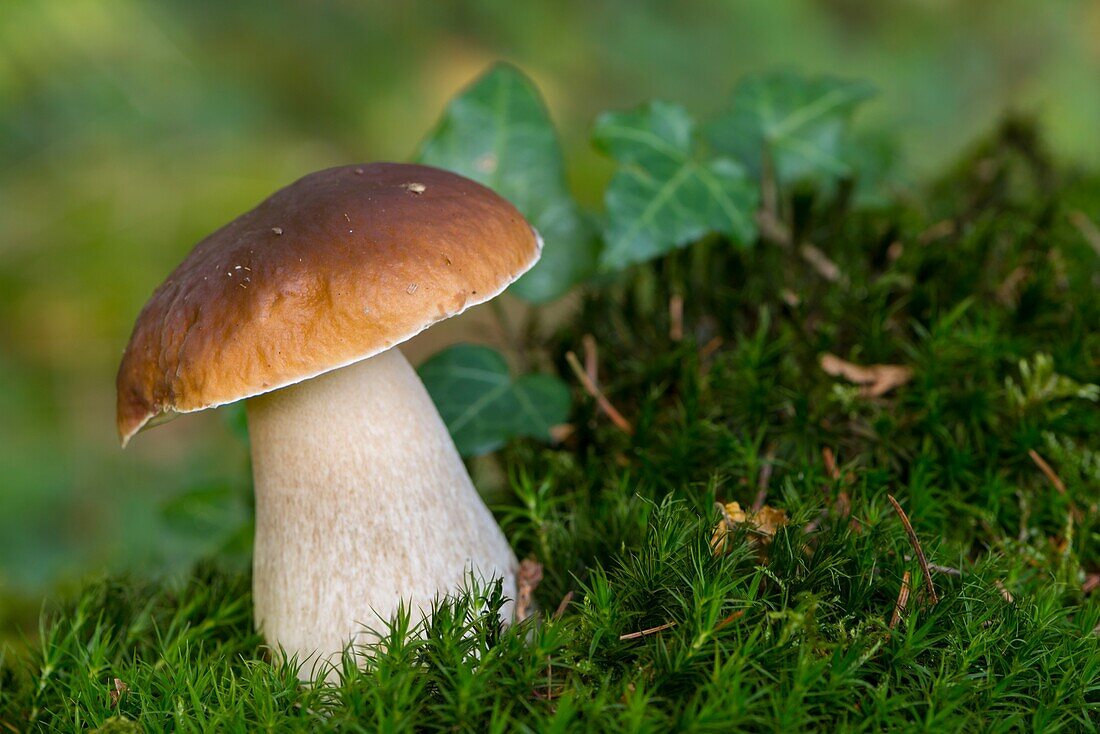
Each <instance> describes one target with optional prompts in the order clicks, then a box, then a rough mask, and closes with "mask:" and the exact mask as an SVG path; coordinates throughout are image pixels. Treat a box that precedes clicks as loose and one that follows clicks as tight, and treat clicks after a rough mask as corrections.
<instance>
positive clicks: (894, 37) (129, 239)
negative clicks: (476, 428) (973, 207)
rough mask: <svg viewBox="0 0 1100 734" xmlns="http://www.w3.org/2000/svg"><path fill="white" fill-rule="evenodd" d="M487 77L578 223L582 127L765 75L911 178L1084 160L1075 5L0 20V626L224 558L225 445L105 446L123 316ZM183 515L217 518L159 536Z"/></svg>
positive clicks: (292, 8) (587, 191)
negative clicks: (523, 118) (854, 106)
mask: <svg viewBox="0 0 1100 734" xmlns="http://www.w3.org/2000/svg"><path fill="white" fill-rule="evenodd" d="M499 59H506V60H510V61H512V62H514V63H516V64H518V65H519V66H520V67H521V68H522V69H523V70H524V71H526V72H527V73H528V74H530V75H531V76H532V77H533V78H534V79H535V80H536V81H537V82H538V83H539V85H540V86H541V88H542V90H543V93H544V94H545V96H546V98H547V101H548V104H549V106H550V109H551V111H552V114H553V116H554V118H555V121H556V122H557V124H558V125H559V128H560V130H561V134H562V138H563V142H564V145H565V149H566V152H567V155H568V158H569V162H570V176H571V178H572V185H573V188H574V191H575V192H576V194H577V196H578V197H579V199H580V200H581V202H582V203H583V204H585V205H586V206H588V207H589V208H594V209H598V208H599V201H598V198H599V192H600V191H601V188H602V186H603V184H604V183H605V182H606V179H607V178H608V176H609V173H610V169H609V165H608V164H607V163H606V162H605V161H604V160H602V159H600V158H599V157H598V156H597V155H596V154H595V153H594V152H593V151H592V150H590V148H589V146H588V143H587V136H588V126H589V124H590V122H591V121H592V119H593V118H594V116H595V115H596V114H597V113H598V112H600V111H602V110H605V109H610V108H622V107H629V106H632V105H635V104H637V103H639V102H642V101H644V100H648V99H650V98H654V97H660V98H666V99H670V100H675V101H679V102H683V103H684V104H686V105H687V106H688V107H689V108H690V109H691V110H692V111H694V112H696V113H699V114H701V115H702V114H706V113H710V112H712V111H714V110H716V109H717V108H719V107H720V106H721V105H722V103H723V101H724V99H725V97H726V95H727V94H728V92H729V90H730V88H731V86H732V85H733V83H734V82H735V81H736V80H737V79H738V78H739V77H740V76H742V75H743V74H746V73H750V72H757V71H763V70H769V69H773V68H776V67H783V66H787V67H791V68H795V69H799V70H802V71H806V72H810V73H834V74H840V75H845V76H853V77H860V78H865V79H869V80H871V81H872V82H874V83H875V84H876V85H877V86H878V88H879V89H880V91H881V95H880V97H879V98H878V99H877V100H876V101H875V102H874V103H872V104H871V105H870V106H869V108H868V110H867V112H866V113H864V114H862V115H861V117H860V124H861V126H862V127H864V128H865V129H866V128H868V127H869V128H872V129H882V130H886V131H889V132H890V133H892V134H894V135H896V136H897V138H898V139H899V141H900V144H901V151H902V154H903V160H904V163H903V169H904V170H905V171H906V172H907V173H908V175H909V176H910V177H911V178H913V179H915V180H920V178H921V177H925V176H928V175H930V174H931V173H934V172H936V171H937V169H938V168H939V167H941V166H943V165H944V164H946V163H947V162H948V161H949V159H950V158H951V157H952V156H953V155H955V154H956V153H958V152H959V151H961V150H962V149H964V148H965V147H966V146H967V145H968V143H970V142H971V141H972V140H973V139H974V138H975V137H976V136H978V135H980V134H981V133H982V132H984V131H986V130H988V129H990V128H991V127H992V126H993V124H994V123H995V122H996V120H997V118H998V117H999V116H1000V115H1002V114H1003V113H1004V112H1006V111H1009V110H1013V111H1021V112H1024V113H1030V114H1034V115H1035V116H1036V117H1037V118H1038V119H1039V120H1040V121H1041V123H1042V125H1043V128H1044V130H1045V132H1046V133H1047V136H1048V139H1049V141H1050V143H1051V145H1052V147H1053V148H1054V150H1055V152H1056V153H1057V154H1058V155H1059V156H1060V157H1061V158H1062V159H1063V160H1065V161H1067V162H1072V163H1079V164H1082V165H1088V166H1095V165H1096V164H1097V163H1100V145H1097V131H1100V3H1097V2H1086V1H1084V0H1081V1H1075V0H1044V1H1043V2H1036V1H1035V0H985V1H981V0H958V1H952V0H897V1H896V2H891V3H881V2H858V1H857V0H812V1H811V0H792V1H790V2H781V1H779V0H741V1H738V2H733V1H730V2H703V1H701V0H679V1H678V2H675V3H673V2H644V1H643V0H630V1H626V0H623V1H620V2H601V3H594V2H577V1H574V0H539V1H537V2H532V1H530V0H529V1H528V2H497V1H489V0H482V1H480V2H474V1H466V2H446V3H442V2H436V3H429V2H409V1H407V0H406V1H405V2H400V3H395V2H362V1H360V2H351V1H350V0H348V1H345V2H339V1H336V0H333V1H331V2H321V1H320V0H299V1H298V2H292V1H287V2H279V3H273V2H270V0H266V1H263V2H261V1H260V0H241V1H238V2H221V1H216V0H187V1H184V0H179V1H177V2H152V1H151V0H150V1H148V2H143V1H141V0H7V1H6V2H2V3H0V628H2V627H8V628H10V627H11V625H12V623H13V622H17V621H21V620H23V621H25V619H26V618H27V614H28V612H31V613H33V612H34V611H35V610H36V609H37V605H38V603H39V602H38V599H40V597H41V595H42V594H43V593H46V592H47V591H48V590H50V589H52V588H56V587H57V586H58V585H59V584H61V585H63V584H65V583H66V582H71V581H72V580H74V579H77V578H79V577H80V576H81V575H84V574H87V573H89V572H94V571H96V570H98V569H102V568H105V567H111V568H131V569H137V570H140V571H142V572H148V571H150V570H162V569H171V568H178V567H180V566H181V565H182V564H185V563H187V562H189V561H190V560H192V559H194V558H195V557H197V556H199V555H201V554H204V553H208V552H210V551H211V550H214V549H215V548H216V547H217V546H219V545H221V544H224V543H226V542H232V540H233V539H232V538H227V537H226V532H227V530H226V529H227V528H232V527H233V523H239V518H240V516H241V514H242V512H243V510H242V508H241V507H240V506H239V504H240V502H239V498H240V497H241V496H244V492H243V488H246V487H247V482H248V474H247V473H248V465H247V448H246V446H245V444H244V443H243V442H242V441H241V440H240V439H239V438H238V437H237V436H236V434H235V433H234V431H233V430H232V428H231V426H230V425H229V424H230V421H227V420H225V417H224V416H221V415H218V414H217V413H211V414H202V415H196V416H190V417H187V418H185V419H183V420H178V421H175V422H173V423H171V424H168V425H166V426H164V427H162V428H158V429H157V430H154V431H151V432H149V433H146V434H143V435H142V436H141V437H139V438H138V439H137V440H136V441H135V442H134V444H133V445H132V448H130V449H127V451H125V452H122V451H121V450H120V449H119V447H118V443H117V441H116V437H115V429H114V422H113V421H114V371H115V369H116V367H117V363H118V359H119V357H120V355H121V352H122V349H123V347H124V346H125V342H126V340H127V338H128V336H129V330H130V327H131V325H132V323H133V321H134V318H135V316H136V315H137V312H138V310H139V309H140V308H141V305H142V304H143V303H144V301H145V299H146V298H147V297H148V295H149V294H150V293H151V292H152V290H153V288H154V287H155V286H156V285H158V284H159V283H160V281H161V280H162V279H163V278H164V277H165V275H166V274H167V273H168V271H169V270H170V269H171V268H172V267H173V266H174V265H175V264H176V263H177V262H178V261H179V260H180V259H181V258H182V257H183V256H184V255H185V254H186V253H187V252H188V250H189V249H190V247H191V246H192V244H193V243H194V242H195V241H196V240H198V239H199V238H200V237H201V236H203V235H204V234H206V233H208V232H209V231H211V230H212V229H214V228H216V227H218V226H220V225H221V224H223V223H224V222H226V221H228V220H229V219H231V218H232V217H233V216H235V215H236V214H238V213H240V212H242V211H244V210H246V209H248V208H250V207H251V206H252V205H253V204H255V203H256V202H257V201H258V200H259V199H261V198H263V197H264V196H266V195H267V194H268V193H270V192H271V191H272V190H274V189H275V188H277V187H278V186H280V185H282V184H285V183H288V182H289V181H291V180H293V179H295V178H296V177H298V176H300V175H302V174H304V173H307V172H309V171H312V170H315V169H318V168H322V167H325V166H329V165H334V164H339V163H346V162H351V161H360V160H376V159H383V160H384V159H389V160H402V159H408V158H409V157H410V156H411V154H412V153H413V151H414V149H415V148H416V145H417V143H418V141H419V140H420V138H421V137H422V136H423V135H424V134H425V133H426V132H427V131H428V130H429V129H430V127H431V126H432V124H433V123H434V121H435V119H436V118H437V116H438V115H439V114H440V112H441V111H442V109H443V106H444V105H445V103H446V102H447V100H448V99H449V98H450V97H451V96H452V95H453V94H455V93H456V92H457V91H458V90H459V89H461V88H462V86H463V85H465V84H466V83H468V82H469V81H470V80H472V79H473V78H474V77H475V76H476V75H477V74H478V73H480V72H481V71H482V70H483V69H484V68H485V66H486V65H488V64H489V63H491V62H492V61H495V60H499ZM196 491H197V492H198V493H199V494H200V495H202V496H205V497H208V498H214V501H213V502H211V503H207V504H203V503H201V502H199V503H197V505H196V506H201V507H213V508H215V509H216V508H217V507H218V506H219V503H221V504H223V505H226V507H225V508H223V509H224V513H225V514H226V515H227V516H228V517H224V518H223V517H221V516H220V513H221V511H217V512H214V513H213V515H212V516H209V517H202V516H198V517H196V516H195V514H194V513H191V514H189V515H188V514H187V513H186V512H185V513H183V514H184V515H186V516H187V522H185V523H182V524H181V523H180V522H174V521H173V520H172V512H171V511H172V510H173V509H175V510H179V508H180V505H181V502H182V503H183V504H185V505H186V503H187V502H188V501H189V500H188V499H187V497H195V496H196V495H195V494H191V495H186V496H185V498H184V499H183V500H180V499H178V498H179V497H181V495H184V493H186V492H192V493H194V492H196ZM234 498H238V499H236V500H235V499H234ZM235 503H236V504H235ZM185 509H186V508H185Z"/></svg>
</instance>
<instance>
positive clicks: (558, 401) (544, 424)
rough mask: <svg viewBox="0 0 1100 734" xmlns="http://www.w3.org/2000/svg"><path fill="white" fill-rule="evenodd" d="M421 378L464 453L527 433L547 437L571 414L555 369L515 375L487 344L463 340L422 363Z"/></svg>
mask: <svg viewBox="0 0 1100 734" xmlns="http://www.w3.org/2000/svg"><path fill="white" fill-rule="evenodd" d="M419 373H420V379H421V380H422V381H423V382H424V386H425V387H427V388H428V393H429V394H430V395H431V396H432V400H434V401H435V405H436V408H438V410H439V414H440V415H441V416H443V422H444V423H446V424H447V429H448V430H449V431H450V432H451V437H452V438H453V439H454V442H455V445H456V446H458V451H459V453H461V454H462V455H463V456H478V455H481V454H487V453H489V452H490V451H495V450H496V449H498V448H500V447H501V446H503V445H504V444H505V443H506V442H507V441H508V440H509V439H511V438H515V437H519V436H527V437H530V438H537V439H541V440H544V441H545V440H549V438H550V429H551V428H552V427H553V426H555V425H557V424H559V423H564V422H565V421H566V419H568V417H569V406H570V402H571V401H570V395H569V388H568V387H567V386H566V385H565V383H563V382H562V381H561V380H559V379H558V378H556V377H553V376H551V375H536V374H531V375H523V376H522V377H520V378H519V379H516V380H513V379H512V375H511V373H510V372H509V370H508V364H507V363H506V362H505V361H504V357H502V356H501V355H500V353H499V352H497V351H495V350H493V349H490V348H489V347H483V346H476V345H473V344H459V345H457V346H454V347H450V348H449V349H445V350H443V351H442V352H439V353H438V354H436V355H435V356H433V357H432V358H431V359H429V360H428V361H427V362H425V363H424V364H423V365H421V366H420V370H419Z"/></svg>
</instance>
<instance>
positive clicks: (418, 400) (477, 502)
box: [247, 349, 518, 672]
mask: <svg viewBox="0 0 1100 734" xmlns="http://www.w3.org/2000/svg"><path fill="white" fill-rule="evenodd" d="M247 407H248V420H249V432H250V439H251V446H252V462H253V473H254V479H255V487H256V490H255V491H256V542H255V549H254V558H253V595H254V601H255V613H256V622H257V625H258V627H259V628H260V629H261V630H262V631H263V633H264V635H265V637H266V638H267V639H268V640H269V641H270V642H271V643H272V644H273V645H275V646H280V647H281V648H282V649H284V650H285V651H286V654H288V655H289V656H291V657H296V658H297V659H298V661H299V662H300V663H301V662H308V661H311V660H312V661H314V663H316V662H319V661H325V662H330V663H331V662H333V661H334V660H338V659H339V656H340V655H341V654H342V652H343V650H344V649H345V648H346V647H347V645H348V644H349V642H350V643H351V644H352V645H360V646H361V645H364V644H368V643H370V642H372V641H374V640H375V639H376V638H377V635H376V633H377V632H383V631H384V630H385V629H386V626H387V624H388V623H389V620H390V619H391V618H392V616H393V614H394V613H395V612H396V611H397V609H398V606H399V604H401V603H402V602H404V603H406V604H409V605H411V608H413V609H416V610H420V613H421V614H423V613H424V611H426V610H430V609H431V607H432V603H433V602H434V601H435V600H436V598H437V597H439V596H441V595H446V594H449V593H453V592H454V591H456V590H457V589H460V588H461V587H462V586H463V585H464V583H465V581H466V577H467V574H468V572H469V570H470V569H476V573H477V575H478V577H480V578H502V579H503V583H504V589H503V591H504V595H505V596H506V597H507V598H508V599H510V600H514V599H515V598H516V576H515V574H516V570H517V567H518V564H517V562H516V558H515V555H514V554H513V553H512V550H511V547H510V546H509V545H508V541H507V539H506V538H505V537H504V534H503V533H502V532H501V530H500V528H499V527H498V526H497V524H496V521H495V520H494V519H493V516H492V513H490V512H489V510H488V508H487V507H486V506H485V503H484V502H483V501H482V499H481V497H480V495H478V493H477V490H476V489H475V488H474V486H473V483H472V482H471V481H470V477H469V475H468V474H467V473H466V468H465V466H464V464H463V463H462V459H461V458H460V457H459V455H458V452H457V450H456V449H455V446H454V442H453V441H452V440H451V437H450V434H449V433H448V432H447V428H446V426H445V425H444V424H443V421H442V419H441V418H440V417H439V414H438V412H437V411H436V409H435V406H434V404H433V403H432V401H431V398H430V397H429V396H428V393H427V391H426V390H425V389H424V386H423V385H422V384H421V382H420V379H419V378H418V377H417V375H416V372H415V371H414V370H413V369H412V367H411V366H409V364H408V362H407V361H405V358H404V357H403V356H402V355H401V353H400V352H399V351H398V350H396V349H391V350H389V351H387V352H383V353H382V354H380V355H377V356H375V357H372V358H370V359H367V360H364V361H362V362H358V363H356V364H353V365H350V366H348V367H344V368H343V369H340V370H337V371H334V372H330V373H327V374H325V375H321V376H320V377H316V378H314V379H311V380H307V381H305V382H302V383H299V384H297V385H294V386H291V387H288V388H284V389H282V390H279V391H276V392H273V393H269V394H267V395H261V396H258V397H255V398H252V399H250V400H249V401H248V404H247ZM512 609H513V603H512V602H511V601H509V602H508V604H506V605H505V608H504V609H503V610H502V617H503V618H506V621H510V619H511V615H512ZM303 671H304V672H308V669H307V668H306V667H303Z"/></svg>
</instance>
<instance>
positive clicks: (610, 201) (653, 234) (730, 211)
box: [593, 102, 757, 270]
mask: <svg viewBox="0 0 1100 734" xmlns="http://www.w3.org/2000/svg"><path fill="white" fill-rule="evenodd" d="M694 129H695V123H694V121H693V120H692V119H691V116H690V115H689V114H688V113H687V110H685V109H684V108H683V107H680V106H679V105H674V104H668V103H665V102H653V103H650V104H649V105H647V106H645V107H642V108H640V109H638V110H635V111H632V112H609V113H605V114H603V115H601V116H600V117H599V119H597V120H596V125H595V130H594V133H593V135H594V139H595V143H596V146H597V147H598V148H600V149H601V150H602V151H604V152H605V153H607V154H608V155H609V156H611V157H612V158H614V159H615V161H616V162H617V163H618V164H619V169H618V171H617V172H616V174H615V176H614V177H613V178H612V179H611V183H610V184H609V185H608V187H607V192H606V194H605V202H606V204H607V216H608V221H607V229H606V232H605V239H606V244H605V247H604V250H603V253H602V255H601V258H600V264H601V266H603V267H604V268H606V269H612V270H615V269H622V268H625V267H626V266H628V265H631V264H633V263H638V262H643V261H645V260H650V259H652V258H655V257H658V256H660V255H663V254H665V253H666V252H669V251H670V250H672V249H673V248H675V247H683V246H685V245H687V244H689V243H690V242H693V241H694V240H697V239H699V238H700V237H702V236H703V235H705V234H707V233H708V232H720V233H722V234H724V235H727V236H728V237H730V238H731V239H733V240H735V241H737V242H740V243H747V242H751V241H752V240H753V239H754V238H755V237H756V226H755V224H754V223H753V213H754V211H755V209H756V205H757V192H756V187H755V186H754V185H753V183H752V182H751V181H750V180H749V179H748V177H747V176H746V175H745V173H744V170H743V169H742V168H741V166H740V165H738V164H737V163H735V162H734V161H732V160H729V159H725V158H713V159H700V157H698V156H697V155H696V154H695V147H696V146H695V138H694Z"/></svg>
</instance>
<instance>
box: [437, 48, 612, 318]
mask: <svg viewBox="0 0 1100 734" xmlns="http://www.w3.org/2000/svg"><path fill="white" fill-rule="evenodd" d="M417 160H419V161H420V162H421V163H425V164H427V165H432V166H437V167H439V168H446V169H448V170H451V171H454V172H455V173H460V174H462V175H463V176H466V177H468V178H472V179H473V180H475V181H477V182H479V183H482V184H484V185H486V186H488V187H489V188H491V189H493V190H494V191H496V192H497V193H498V194H500V195H501V196H503V197H504V198H506V199H508V200H509V201H511V202H512V203H513V204H514V205H515V206H516V208H517V209H519V210H520V212H522V213H523V215H524V216H525V217H527V220H528V221H530V222H531V224H532V225H534V227H535V229H537V230H538V231H539V234H540V235H542V238H543V241H544V247H543V251H542V258H541V259H540V260H539V262H538V264H537V265H535V267H534V268H532V269H531V270H530V272H528V273H526V274H525V275H524V276H523V277H522V278H520V279H519V280H518V281H517V282H516V283H515V285H513V286H512V292H513V293H514V294H515V295H517V296H519V297H521V298H523V299H525V300H527V301H531V302H533V303H544V302H546V301H551V300H554V299H555V298H557V297H559V296H561V295H562V294H564V293H565V292H566V291H568V290H569V289H570V288H571V287H573V286H574V285H576V284H577V283H578V282H580V281H581V280H583V279H584V278H586V277H587V276H588V275H589V274H590V273H591V272H592V271H593V270H594V268H595V259H596V238H595V233H594V232H593V230H592V227H591V226H589V224H588V222H587V221H586V220H585V218H584V217H583V216H582V214H581V211H580V208H579V207H578V206H577V204H576V202H575V201H574V200H573V198H572V196H570V194H569V189H568V187H567V185H566V178H565V161H564V158H563V156H562V152H561V147H560V146H559V144H558V139H557V135H556V133H555V132H554V126H553V123H552V122H551V121H550V115H549V113H548V112H547V111H546V106H545V105H544V104H543V101H542V98H541V97H540V96H539V92H538V89H537V88H536V87H535V85H534V83H533V82H531V80H530V79H528V78H527V77H526V76H524V75H523V73H522V72H520V71H519V70H518V69H516V68H515V67H513V66H509V65H507V64H497V65H495V66H493V67H492V68H490V69H489V71H487V72H486V73H485V74H484V75H482V76H481V78H479V79H478V80H477V81H475V82H474V83H473V84H472V85H471V86H470V87H469V88H467V89H466V90H465V91H464V92H462V93H461V94H460V95H459V96H458V97H456V98H455V99H454V100H452V101H451V103H450V104H449V105H448V106H447V110H446V111H445V112H444V114H443V118H442V119H441V120H440V121H439V124H438V125H437V126H436V128H435V130H434V131H433V132H432V133H431V134H430V135H429V136H428V138H427V140H425V141H424V143H423V144H422V145H421V148H420V152H419V154H418V155H417Z"/></svg>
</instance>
